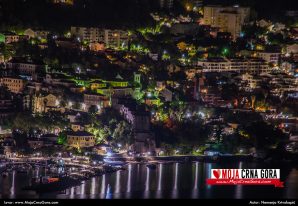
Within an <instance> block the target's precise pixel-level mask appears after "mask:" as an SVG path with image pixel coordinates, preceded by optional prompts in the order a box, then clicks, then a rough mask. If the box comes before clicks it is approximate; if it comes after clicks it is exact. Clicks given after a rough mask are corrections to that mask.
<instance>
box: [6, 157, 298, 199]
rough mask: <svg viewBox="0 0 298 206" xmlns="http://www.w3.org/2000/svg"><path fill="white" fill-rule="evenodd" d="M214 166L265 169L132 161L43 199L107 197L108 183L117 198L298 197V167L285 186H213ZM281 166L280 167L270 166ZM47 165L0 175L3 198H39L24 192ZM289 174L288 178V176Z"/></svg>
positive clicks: (289, 172) (232, 165)
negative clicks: (150, 164) (123, 167)
mask: <svg viewBox="0 0 298 206" xmlns="http://www.w3.org/2000/svg"><path fill="white" fill-rule="evenodd" d="M212 168H262V167H261V166H257V165H256V164H253V163H242V162H240V163H239V162H235V163H229V164H216V163H199V162H194V163H173V164H158V165H157V168H156V169H149V168H147V167H146V165H145V164H129V165H128V166H127V167H126V170H123V171H117V172H116V173H113V174H106V175H103V176H101V177H94V178H91V179H90V180H88V181H83V182H82V183H83V184H82V185H80V186H77V187H72V188H69V189H67V190H66V193H65V194H57V193H53V194H42V195H41V197H42V198H98V199H100V198H105V193H106V190H107V185H108V184H109V185H110V186H111V190H112V193H113V198H214V197H217V198H238V199H239V198H257V197H262V198H266V197H275V198H283V197H284V198H297V193H296V192H294V191H297V185H298V170H297V169H294V168H292V169H291V168H290V169H289V168H288V169H286V168H284V169H283V168H282V169H281V172H282V174H283V176H284V177H283V179H282V181H284V180H286V181H285V182H286V183H285V185H286V187H285V188H284V189H280V188H274V186H254V187H252V186H241V185H237V186H210V185H206V184H205V182H206V179H207V178H209V177H210V170H211V169H212ZM270 168H278V167H270ZM44 174H45V170H44V169H43V168H39V169H35V170H34V171H32V172H30V173H28V174H23V173H20V174H19V173H17V172H11V173H10V174H9V176H8V177H6V178H4V177H2V176H1V177H0V184H1V185H0V194H1V195H2V198H36V197H38V195H37V194H35V192H33V191H24V190H22V187H24V186H27V185H28V182H30V181H31V177H38V176H40V175H44ZM286 177H287V178H286Z"/></svg>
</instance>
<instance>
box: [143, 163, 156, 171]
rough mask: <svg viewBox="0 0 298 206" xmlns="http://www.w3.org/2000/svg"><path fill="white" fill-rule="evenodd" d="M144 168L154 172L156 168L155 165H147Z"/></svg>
mask: <svg viewBox="0 0 298 206" xmlns="http://www.w3.org/2000/svg"><path fill="white" fill-rule="evenodd" d="M146 167H147V168H149V169H152V170H155V169H156V167H157V166H156V164H147V165H146Z"/></svg>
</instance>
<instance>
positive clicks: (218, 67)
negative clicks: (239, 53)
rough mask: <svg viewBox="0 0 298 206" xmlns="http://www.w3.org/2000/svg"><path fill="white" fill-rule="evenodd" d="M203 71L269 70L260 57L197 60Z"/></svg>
mask: <svg viewBox="0 0 298 206" xmlns="http://www.w3.org/2000/svg"><path fill="white" fill-rule="evenodd" d="M198 66H200V67H202V68H203V72H239V73H250V74H260V73H268V72H270V68H269V66H268V64H267V63H266V62H265V61H264V60H262V59H256V58H249V59H227V58H210V59H206V60H203V61H199V62H198Z"/></svg>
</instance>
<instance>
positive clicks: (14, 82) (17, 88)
mask: <svg viewBox="0 0 298 206" xmlns="http://www.w3.org/2000/svg"><path fill="white" fill-rule="evenodd" d="M0 85H1V86H5V87H7V88H8V90H9V91H10V92H12V93H22V91H23V89H24V86H25V82H24V80H23V79H20V78H15V77H3V78H1V79H0Z"/></svg>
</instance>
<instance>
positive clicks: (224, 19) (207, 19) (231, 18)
mask: <svg viewBox="0 0 298 206" xmlns="http://www.w3.org/2000/svg"><path fill="white" fill-rule="evenodd" d="M249 15H250V8H248V7H239V6H230V7H223V6H219V5H216V6H205V7H204V17H203V24H205V25H211V26H212V27H218V28H220V31H221V32H229V33H231V35H232V37H233V39H236V38H237V37H239V36H240V33H241V28H242V25H243V24H244V23H245V22H247V21H248V19H249Z"/></svg>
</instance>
